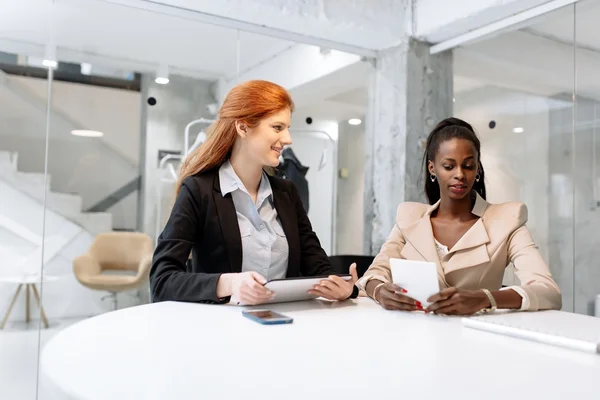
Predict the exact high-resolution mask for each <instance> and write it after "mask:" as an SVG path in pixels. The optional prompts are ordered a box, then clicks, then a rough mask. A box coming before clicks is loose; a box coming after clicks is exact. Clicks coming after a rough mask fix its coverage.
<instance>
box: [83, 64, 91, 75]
mask: <svg viewBox="0 0 600 400" xmlns="http://www.w3.org/2000/svg"><path fill="white" fill-rule="evenodd" d="M91 74H92V64H90V63H81V75H91Z"/></svg>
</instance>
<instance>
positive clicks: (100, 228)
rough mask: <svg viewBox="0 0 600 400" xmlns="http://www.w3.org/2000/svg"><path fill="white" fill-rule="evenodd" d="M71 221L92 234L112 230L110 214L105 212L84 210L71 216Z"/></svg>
mask: <svg viewBox="0 0 600 400" xmlns="http://www.w3.org/2000/svg"><path fill="white" fill-rule="evenodd" d="M73 221H75V222H76V223H77V224H79V225H81V226H82V227H83V228H84V229H85V230H86V231H88V232H89V233H91V234H92V235H94V236H95V235H97V234H99V233H104V232H111V231H112V214H111V213H107V212H97V213H96V212H86V213H80V214H79V215H76V216H74V217H73Z"/></svg>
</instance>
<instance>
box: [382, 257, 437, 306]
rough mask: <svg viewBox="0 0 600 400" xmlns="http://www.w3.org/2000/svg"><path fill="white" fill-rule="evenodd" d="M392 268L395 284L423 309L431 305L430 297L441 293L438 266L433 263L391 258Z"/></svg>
mask: <svg viewBox="0 0 600 400" xmlns="http://www.w3.org/2000/svg"><path fill="white" fill-rule="evenodd" d="M390 268H391V270H392V281H393V282H394V284H395V285H398V286H400V287H401V288H403V289H406V291H407V292H408V293H406V295H407V296H409V297H412V298H413V299H415V300H417V301H420V302H421V304H423V307H427V306H428V305H429V304H430V303H429V302H428V301H427V299H428V298H429V297H431V296H433V295H434V294H436V293H438V292H439V291H440V284H439V282H438V276H437V265H436V264H435V263H433V262H425V261H412V260H401V259H399V258H390Z"/></svg>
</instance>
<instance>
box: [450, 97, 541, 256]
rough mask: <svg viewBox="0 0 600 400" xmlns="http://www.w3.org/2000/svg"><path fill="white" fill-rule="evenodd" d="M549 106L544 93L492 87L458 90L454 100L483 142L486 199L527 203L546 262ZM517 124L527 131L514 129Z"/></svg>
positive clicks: (532, 228)
mask: <svg viewBox="0 0 600 400" xmlns="http://www.w3.org/2000/svg"><path fill="white" fill-rule="evenodd" d="M549 106H550V103H549V100H548V99H547V98H545V97H540V96H534V95H529V94H525V93H519V92H516V91H512V90H507V89H501V88H495V87H491V86H488V87H484V88H480V89H476V90H473V91H471V92H469V93H465V94H462V93H461V94H457V95H456V102H455V103H454V115H455V116H457V117H458V118H462V119H464V120H466V121H467V122H469V123H470V124H472V125H473V127H474V128H475V130H476V132H477V134H478V136H479V138H480V140H481V152H482V163H483V166H484V168H485V172H486V188H487V192H488V201H490V202H491V203H502V202H506V201H520V202H524V203H525V204H526V205H527V206H528V209H529V221H528V223H527V226H528V228H529V230H530V231H531V233H532V235H533V237H534V240H536V242H537V244H538V245H539V246H540V251H541V253H542V255H543V256H544V259H545V260H546V261H547V262H548V261H549V260H548V185H549V183H548V182H549V176H550V175H549V169H548V143H549V126H548V112H549ZM492 120H493V121H495V122H496V127H495V128H494V129H491V128H489V123H490V121H492ZM516 127H522V128H524V129H525V131H524V132H523V133H514V132H513V129H514V128H516Z"/></svg>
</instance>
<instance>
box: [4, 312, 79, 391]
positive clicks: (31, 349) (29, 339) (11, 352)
mask: <svg viewBox="0 0 600 400" xmlns="http://www.w3.org/2000/svg"><path fill="white" fill-rule="evenodd" d="M77 321H79V319H68V320H58V321H57V320H54V321H52V320H51V321H50V327H49V328H48V329H42V330H41V333H38V322H37V321H36V322H32V323H30V324H25V323H13V324H8V325H7V326H6V328H5V329H4V330H2V331H0V399H2V400H36V392H37V391H38V379H37V366H38V340H39V344H40V348H43V347H44V345H45V344H46V343H47V342H48V340H50V339H51V338H52V337H53V336H54V335H56V333H58V332H59V331H60V330H61V329H64V328H65V327H67V326H69V325H71V324H74V323H75V322H77ZM40 381H41V382H40V385H39V394H37V396H38V397H37V400H66V399H67V397H66V396H65V395H63V394H60V393H58V392H57V391H56V390H55V389H54V388H52V387H51V386H50V385H49V384H48V383H47V382H44V379H41V380H40Z"/></svg>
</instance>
